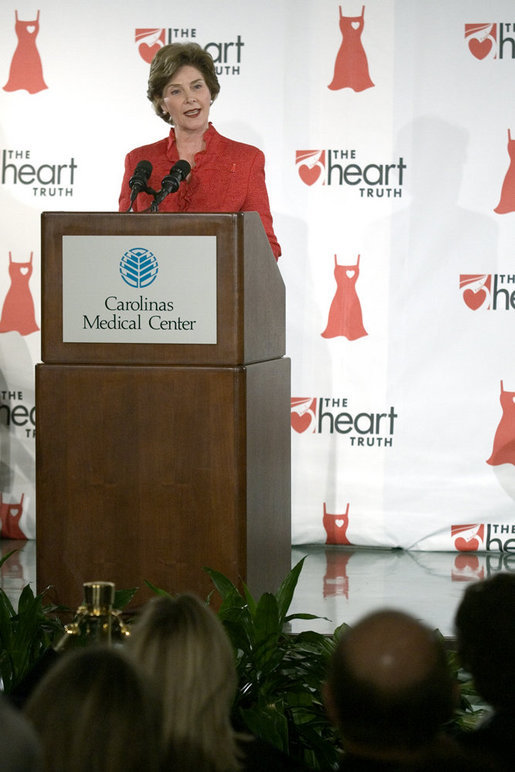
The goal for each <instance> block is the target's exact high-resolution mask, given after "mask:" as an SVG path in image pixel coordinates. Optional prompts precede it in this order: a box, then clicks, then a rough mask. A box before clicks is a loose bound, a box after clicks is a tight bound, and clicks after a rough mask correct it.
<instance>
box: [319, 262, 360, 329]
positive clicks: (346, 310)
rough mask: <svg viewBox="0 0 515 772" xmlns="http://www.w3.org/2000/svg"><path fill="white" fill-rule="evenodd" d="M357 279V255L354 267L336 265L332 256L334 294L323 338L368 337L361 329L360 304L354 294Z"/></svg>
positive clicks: (356, 295) (355, 293)
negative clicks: (334, 280)
mask: <svg viewBox="0 0 515 772" xmlns="http://www.w3.org/2000/svg"><path fill="white" fill-rule="evenodd" d="M358 277H359V255H358V262H357V263H356V265H338V262H337V257H336V255H335V256H334V278H335V279H336V292H335V295H334V298H333V301H332V303H331V308H330V309H329V318H328V320H327V327H326V328H325V330H324V331H323V333H322V337H323V338H336V337H338V336H343V337H345V338H348V339H349V340H356V339H357V338H362V337H363V336H364V335H368V333H367V331H366V330H365V328H364V327H363V315H362V311H361V303H360V302H359V298H358V294H357V292H356V282H357V280H358Z"/></svg>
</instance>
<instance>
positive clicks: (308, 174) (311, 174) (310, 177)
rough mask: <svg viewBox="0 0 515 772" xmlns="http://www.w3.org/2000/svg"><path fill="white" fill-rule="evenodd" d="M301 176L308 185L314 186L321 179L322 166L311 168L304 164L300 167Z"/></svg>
mask: <svg viewBox="0 0 515 772" xmlns="http://www.w3.org/2000/svg"><path fill="white" fill-rule="evenodd" d="M299 176H300V178H301V180H302V182H305V183H306V185H314V183H315V182H316V181H317V180H318V178H319V177H320V166H312V167H311V168H310V167H309V166H306V164H302V166H299Z"/></svg>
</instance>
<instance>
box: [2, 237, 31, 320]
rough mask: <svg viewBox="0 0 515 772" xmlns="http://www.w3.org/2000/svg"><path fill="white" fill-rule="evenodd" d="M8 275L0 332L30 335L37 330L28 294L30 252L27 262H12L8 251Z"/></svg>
mask: <svg viewBox="0 0 515 772" xmlns="http://www.w3.org/2000/svg"><path fill="white" fill-rule="evenodd" d="M9 276H10V277H11V286H10V287H9V289H8V291H7V295H6V296H5V300H4V306H3V308H2V317H1V318H0V332H13V331H15V332H19V333H20V335H30V333H31V332H37V331H38V330H39V327H38V325H37V324H36V316H35V313H34V301H33V300H32V295H31V294H30V287H29V281H30V277H31V276H32V252H31V253H30V262H29V263H13V260H12V257H11V253H10V252H9Z"/></svg>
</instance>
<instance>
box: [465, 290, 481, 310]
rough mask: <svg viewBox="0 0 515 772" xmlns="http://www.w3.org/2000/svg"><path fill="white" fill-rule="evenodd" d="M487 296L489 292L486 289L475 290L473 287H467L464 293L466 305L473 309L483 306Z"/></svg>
mask: <svg viewBox="0 0 515 772" xmlns="http://www.w3.org/2000/svg"><path fill="white" fill-rule="evenodd" d="M486 298H487V294H486V291H485V290H484V289H479V290H477V292H474V290H471V289H466V290H465V291H464V293H463V300H464V301H465V303H466V305H467V306H468V307H469V308H471V309H472V310H473V311H476V310H477V309H478V308H481V306H482V305H483V303H484V302H485V300H486Z"/></svg>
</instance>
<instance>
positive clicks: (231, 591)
mask: <svg viewBox="0 0 515 772" xmlns="http://www.w3.org/2000/svg"><path fill="white" fill-rule="evenodd" d="M204 571H205V572H206V573H207V574H209V576H210V577H211V581H212V582H213V584H214V585H215V587H216V589H217V590H218V592H219V593H220V595H221V596H222V598H223V599H224V600H225V599H226V598H230V597H233V596H234V595H240V593H239V592H238V590H237V588H236V587H235V586H234V584H233V583H232V582H231V580H230V579H228V578H227V577H226V576H224V575H223V574H221V573H220V571H215V570H214V568H204ZM240 597H241V595H240Z"/></svg>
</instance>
